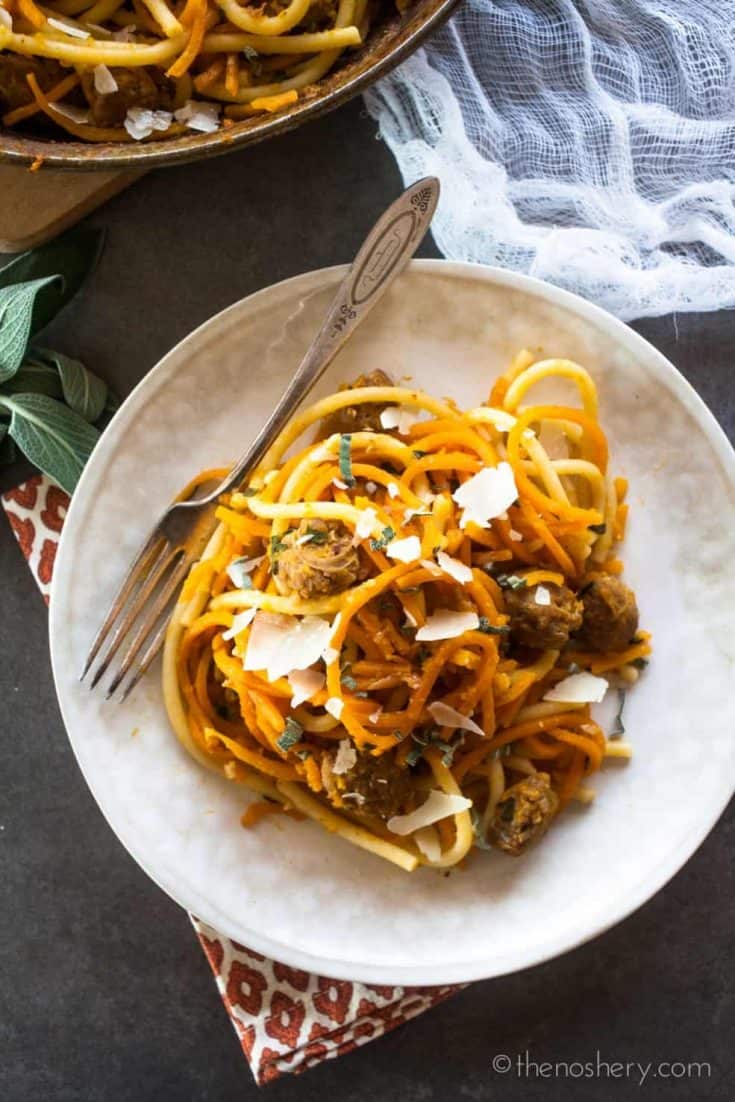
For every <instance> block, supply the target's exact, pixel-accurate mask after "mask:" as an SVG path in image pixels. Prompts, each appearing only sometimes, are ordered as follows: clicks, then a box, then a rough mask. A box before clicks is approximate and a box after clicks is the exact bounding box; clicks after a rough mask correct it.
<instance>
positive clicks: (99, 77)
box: [93, 65, 118, 96]
mask: <svg viewBox="0 0 735 1102" xmlns="http://www.w3.org/2000/svg"><path fill="white" fill-rule="evenodd" d="M93 71H94V90H95V92H99V94H100V95H101V96H111V95H112V93H113V92H117V89H118V84H117V81H116V80H115V78H114V76H113V75H112V73H111V72H110V70H109V69H108V68H107V66H106V65H95V67H94V70H93Z"/></svg>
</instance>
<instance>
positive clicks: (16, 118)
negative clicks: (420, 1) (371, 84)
mask: <svg viewBox="0 0 735 1102" xmlns="http://www.w3.org/2000/svg"><path fill="white" fill-rule="evenodd" d="M378 10H379V5H378V4H376V3H373V2H370V0H289V2H288V3H286V4H285V5H284V6H281V4H273V5H271V4H266V5H259V6H249V5H247V4H241V3H239V2H238V0H176V2H172V0H47V3H45V4H41V3H38V2H37V0H0V51H8V53H9V54H13V55H18V56H20V57H25V58H33V59H51V60H52V61H53V62H55V63H59V64H60V65H62V66H63V67H64V70H65V71H64V73H63V75H62V76H61V78H60V79H57V80H56V81H55V83H53V85H52V86H50V87H44V86H43V81H42V80H39V74H38V72H34V71H33V70H29V72H28V74H27V79H28V84H29V91H30V93H31V94H32V99H31V101H30V102H29V103H23V104H21V105H19V106H15V107H14V108H13V109H12V110H10V111H7V112H6V113H5V115H4V117H3V120H2V121H3V124H4V125H5V126H6V127H14V126H17V125H18V124H21V123H25V122H27V120H28V119H31V118H33V116H34V115H38V114H41V115H45V116H47V117H48V118H49V119H51V120H52V121H53V122H54V123H55V124H56V125H57V126H58V127H60V128H61V129H62V130H64V131H66V132H67V133H70V134H72V135H73V136H74V137H76V138H79V139H81V140H84V141H91V142H118V141H121V142H129V141H132V140H135V139H138V140H146V139H148V138H154V139H156V140H158V139H161V138H165V137H172V136H175V135H179V134H182V133H185V132H186V131H187V128H193V129H201V130H206V129H210V130H211V129H216V128H217V126H218V125H220V124H221V125H223V126H225V127H227V126H228V125H232V121H231V120H234V119H241V118H245V117H248V116H250V115H257V114H259V113H263V112H267V113H273V112H276V111H280V110H282V109H284V108H287V107H289V106H291V105H293V104H294V103H296V102H297V100H298V99H299V96H300V95H303V94H304V93H305V92H306V91H307V90H308V89H309V88H310V86H312V85H314V84H316V83H317V82H318V81H320V80H321V79H322V78H323V77H324V76H325V75H326V74H327V73H328V72H329V71H330V70H331V69H332V68H333V67H334V65H335V64H336V63H337V61H338V59H339V58H340V56H341V55H342V53H343V52H344V51H345V50H346V49H355V48H357V47H359V46H360V45H361V44H362V43H363V42H364V41H365V37H366V35H367V33H368V31H369V29H370V24H371V20H372V18H373V17H374V15H375V13H376V11H378ZM1 57H2V55H1V54H0V59H1ZM141 67H143V68H146V69H147V70H148V71H149V72H151V73H153V74H154V75H156V76H157V82H158V83H159V84H160V83H161V82H162V80H163V78H164V77H165V78H168V80H169V81H170V82H171V86H172V95H171V98H170V102H168V101H167V106H168V107H169V108H170V110H166V111H159V112H153V111H149V112H147V113H146V117H145V119H144V123H146V124H147V125H144V126H142V124H141V120H140V119H139V118H137V119H136V118H135V111H133V115H132V116H131V119H130V120H126V122H127V123H128V125H127V126H125V125H115V126H101V125H94V123H93V122H91V121H89V120H88V119H87V118H85V117H84V113H83V112H80V107H79V104H80V100H81V97H80V93H79V84H80V80H81V78H82V75H83V74H84V73H85V72H90V71H92V72H93V73H94V87H95V89H96V93H98V94H100V95H105V94H108V95H114V94H115V93H116V92H117V91H118V84H119V78H118V76H117V75H116V70H117V73H118V74H119V71H120V70H123V69H125V70H130V69H137V68H141ZM1 83H2V68H1V67H0V84H1ZM1 92H2V87H0V93H1ZM2 102H3V96H2V95H1V94H0V103H2ZM81 102H83V101H81ZM192 103H193V104H195V105H196V104H200V103H205V104H208V105H212V106H213V108H214V105H216V110H214V109H213V110H210V111H209V112H207V111H203V110H202V109H201V108H200V109H198V110H197V109H196V107H195V108H193V109H192V106H191V105H192ZM150 106H151V105H150V104H148V107H150ZM154 106H155V105H154ZM159 106H160V105H159ZM221 107H224V118H223V119H222V120H221V123H220V121H219V111H220V108H221ZM192 120H193V122H192ZM133 123H135V124H136V125H137V126H138V129H136V125H132V124H133Z"/></svg>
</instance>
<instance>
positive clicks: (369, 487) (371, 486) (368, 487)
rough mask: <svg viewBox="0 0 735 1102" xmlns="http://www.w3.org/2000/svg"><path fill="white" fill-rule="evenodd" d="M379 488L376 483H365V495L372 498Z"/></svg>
mask: <svg viewBox="0 0 735 1102" xmlns="http://www.w3.org/2000/svg"><path fill="white" fill-rule="evenodd" d="M377 488H378V487H377V486H376V485H375V483H374V482H366V483H365V493H367V494H370V496H371V497H372V495H373V494H374V493H375V491H376V490H377Z"/></svg>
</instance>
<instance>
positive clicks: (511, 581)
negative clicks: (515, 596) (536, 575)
mask: <svg viewBox="0 0 735 1102" xmlns="http://www.w3.org/2000/svg"><path fill="white" fill-rule="evenodd" d="M495 580H496V582H497V583H498V585H499V586H500V588H501V589H525V587H526V579H525V578H521V577H519V576H518V574H498V576H497V578H496V579H495Z"/></svg>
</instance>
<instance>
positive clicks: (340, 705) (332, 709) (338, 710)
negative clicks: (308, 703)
mask: <svg viewBox="0 0 735 1102" xmlns="http://www.w3.org/2000/svg"><path fill="white" fill-rule="evenodd" d="M344 706H345V702H344V700H340V698H339V697H338V696H330V698H329V700H328V701H327V703H326V704H325V705H324V707H325V708H326V709H327V711H328V712H329V714H330V716H334V718H335V719H339V717H340V716H341V715H342V710H343V709H344Z"/></svg>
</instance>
